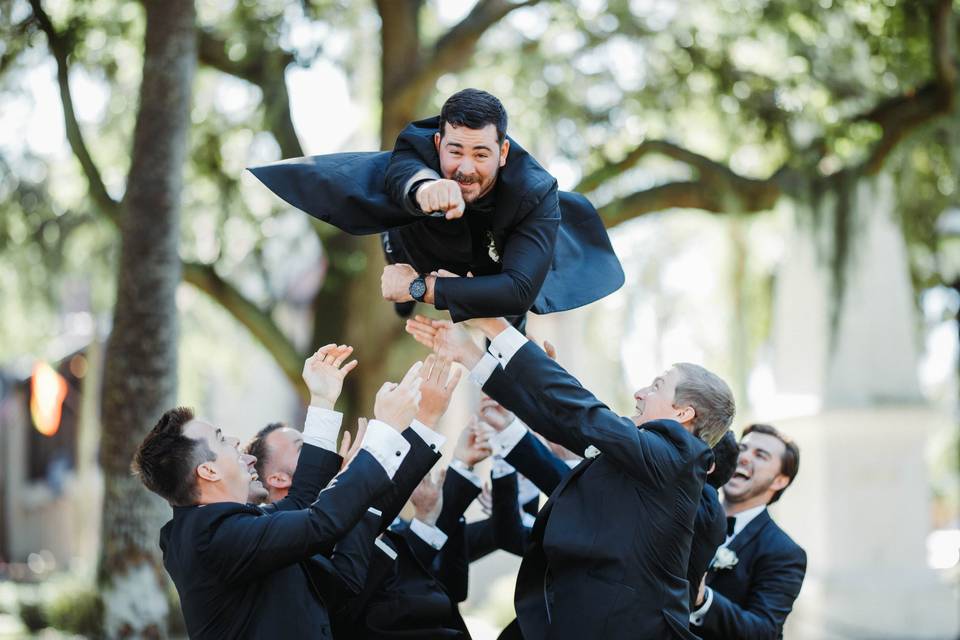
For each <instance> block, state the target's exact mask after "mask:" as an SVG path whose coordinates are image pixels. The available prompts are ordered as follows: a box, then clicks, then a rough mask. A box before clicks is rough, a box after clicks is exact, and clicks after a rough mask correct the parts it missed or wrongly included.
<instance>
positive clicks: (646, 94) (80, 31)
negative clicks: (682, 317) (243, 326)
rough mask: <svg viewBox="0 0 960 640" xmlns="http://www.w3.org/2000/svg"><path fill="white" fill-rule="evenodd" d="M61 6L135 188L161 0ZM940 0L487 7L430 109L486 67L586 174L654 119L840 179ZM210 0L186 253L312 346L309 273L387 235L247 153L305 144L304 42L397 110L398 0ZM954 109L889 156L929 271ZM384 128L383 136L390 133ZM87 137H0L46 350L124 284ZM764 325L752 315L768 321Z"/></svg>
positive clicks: (663, 131) (644, 179)
mask: <svg viewBox="0 0 960 640" xmlns="http://www.w3.org/2000/svg"><path fill="white" fill-rule="evenodd" d="M420 4H422V9H421V10H420V13H419V15H420V23H419V31H420V33H419V36H420V37H421V38H422V42H421V47H422V48H424V49H426V48H428V47H430V46H432V45H431V44H430V43H432V42H433V41H434V39H436V38H438V37H440V36H442V35H443V34H444V33H446V32H447V31H448V30H449V29H450V28H451V26H453V25H455V24H456V23H457V21H459V20H461V19H462V18H463V15H458V14H451V13H450V11H451V9H450V5H447V6H443V3H440V2H439V1H435V2H422V3H417V2H412V3H410V6H419V5H420ZM44 6H45V8H46V9H47V11H48V12H49V13H50V14H51V18H52V20H53V22H54V24H55V26H56V28H57V29H58V31H59V32H60V34H61V36H62V38H63V39H64V41H65V42H66V43H67V44H68V45H69V49H70V56H69V62H70V65H71V83H72V86H73V87H74V91H75V94H77V95H76V96H75V99H76V100H77V101H79V100H80V95H81V94H82V95H83V100H84V101H85V102H86V103H89V104H92V105H93V106H92V107H90V106H88V107H85V108H84V109H82V110H80V111H79V119H80V124H81V128H82V131H83V134H84V135H85V137H86V141H87V145H88V147H89V148H90V150H91V155H92V156H93V158H94V160H95V161H96V163H97V164H98V166H99V168H100V171H101V173H102V175H103V181H104V183H105V185H106V187H107V190H108V191H109V193H110V194H111V196H113V197H114V198H115V199H120V198H122V195H123V189H124V185H123V177H124V176H125V175H126V170H127V162H128V155H129V154H128V149H129V145H130V136H131V132H132V122H133V116H134V113H135V106H136V105H135V104H133V101H134V98H133V96H135V95H137V93H136V89H137V85H138V83H139V73H140V66H141V62H142V53H141V50H140V45H139V43H140V42H141V41H142V33H143V28H144V25H143V12H142V9H141V7H140V5H139V3H137V2H135V1H133V0H92V1H89V2H71V1H67V0H60V1H57V2H53V1H48V2H46V3H44ZM929 6H930V2H929V1H927V0H924V1H914V2H906V1H902V0H900V1H897V0H884V1H867V0H851V1H845V2H838V1H832V0H819V1H818V2H808V1H806V0H804V1H797V0H792V1H782V2H769V1H768V0H708V1H705V2H700V1H697V2H695V1H693V0H684V1H680V2H658V1H655V0H609V2H602V1H599V0H582V1H580V2H575V3H567V2H547V1H544V2H539V3H537V4H535V5H534V6H532V7H528V8H523V9H518V10H515V11H513V12H512V13H510V14H509V15H508V16H507V17H506V18H504V19H502V20H500V21H499V22H498V23H496V24H495V25H494V26H493V27H492V28H490V29H489V30H488V31H487V33H486V34H485V35H484V37H483V38H482V39H481V40H480V42H479V45H478V49H477V51H476V53H475V54H474V55H473V56H472V59H471V60H470V62H469V64H468V65H467V67H466V68H465V69H464V70H463V71H461V72H457V73H450V74H447V75H443V76H441V77H440V78H439V80H438V81H437V82H436V91H434V92H433V95H432V97H431V98H429V99H428V100H427V103H426V104H425V105H423V113H424V114H426V113H428V112H435V111H437V110H438V109H439V106H440V104H441V103H442V101H443V100H444V99H445V97H446V96H447V95H448V94H449V93H451V92H452V91H454V90H456V89H457V88H459V87H462V86H469V85H472V86H481V87H484V88H488V89H489V90H491V91H493V92H494V93H496V94H497V95H499V96H500V97H501V98H502V99H503V100H504V102H505V104H506V105H507V106H508V109H509V111H510V115H511V125H510V129H511V133H512V134H513V135H514V136H515V137H516V138H517V139H518V140H520V141H521V142H522V143H523V144H524V145H525V146H527V147H528V148H530V149H531V150H532V151H533V152H534V153H535V154H536V155H537V156H538V157H539V158H541V159H542V160H543V161H544V162H545V164H546V165H547V166H548V167H549V168H550V169H551V170H552V171H554V172H555V173H556V174H557V175H558V177H559V178H560V180H561V183H562V185H563V186H566V187H567V188H569V187H572V186H574V185H575V184H576V183H577V182H578V181H579V180H580V179H581V178H583V177H584V176H586V175H588V174H590V173H591V172H593V171H595V170H598V169H602V168H604V167H615V168H616V167H617V163H618V162H619V161H620V160H621V159H623V158H624V157H625V156H626V155H627V154H628V153H629V151H630V150H631V149H633V148H635V147H636V146H637V145H638V144H640V143H641V142H643V141H644V140H646V139H652V138H664V139H668V140H670V141H672V142H674V143H676V144H678V145H681V146H683V147H684V148H686V149H688V150H690V151H693V152H695V153H697V154H700V155H702V156H705V157H706V158H709V159H710V160H713V161H716V162H719V163H721V164H722V165H723V166H724V167H727V168H728V169H729V170H730V171H733V172H735V173H737V174H739V175H741V176H745V177H749V178H758V179H764V178H767V177H769V176H771V175H773V174H774V172H776V171H777V170H778V169H780V168H783V167H788V168H794V169H797V170H798V171H800V172H805V173H806V174H807V175H809V176H810V178H811V179H817V178H823V177H825V176H830V175H835V174H838V172H841V171H843V170H844V169H847V168H850V167H855V166H857V165H858V164H859V163H862V162H863V161H864V160H865V159H866V158H867V157H868V156H869V154H870V150H871V148H872V145H873V144H874V143H876V141H877V140H878V138H879V137H880V128H879V126H878V125H877V124H874V123H873V122H869V121H866V120H863V119H860V118H858V114H865V113H868V112H869V111H870V110H871V109H873V108H875V107H876V106H877V105H878V104H882V103H883V102H884V101H885V100H889V99H890V98H893V97H896V96H899V95H908V94H909V92H910V91H911V90H913V89H916V88H917V87H920V86H922V85H923V84H924V83H926V82H928V81H929V80H931V79H932V77H933V74H934V67H933V65H932V63H931V42H930V40H931V38H930V28H931V25H930V20H929V18H928V7H929ZM198 9H199V20H200V23H201V30H202V41H205V42H207V43H208V44H209V43H214V44H216V45H217V46H214V47H211V48H209V49H208V51H209V53H208V54H205V55H204V54H202V56H201V57H202V60H201V62H202V63H204V64H203V65H202V66H201V68H200V72H199V73H198V75H197V79H196V86H195V92H194V105H193V111H192V118H193V124H194V127H193V131H192V135H191V151H190V163H189V166H188V167H187V172H186V178H185V179H186V185H187V188H186V190H185V203H184V215H183V224H182V233H183V242H182V249H181V253H182V256H183V257H184V259H185V260H188V261H195V262H198V263H203V264H212V265H214V267H215V271H216V274H217V275H218V276H220V277H222V278H224V279H225V280H227V281H229V282H230V284H231V285H232V286H234V287H236V288H237V289H238V290H239V292H240V293H242V294H243V295H244V296H245V297H246V298H247V299H248V300H250V301H251V302H253V303H254V304H255V305H256V306H257V307H258V308H259V309H262V310H263V311H264V312H265V313H266V314H268V317H269V318H270V321H271V322H273V323H274V324H276V325H277V326H278V327H279V328H281V330H282V332H283V333H285V334H287V335H288V336H289V335H292V336H294V337H293V341H294V342H295V343H296V344H297V346H298V348H299V349H301V350H302V349H304V348H305V347H306V342H308V341H309V339H310V338H311V337H312V336H310V335H309V332H306V334H304V332H303V330H302V327H298V326H297V324H298V322H301V321H297V320H294V319H291V318H301V317H302V314H303V312H304V311H305V310H309V309H310V308H311V305H312V304H314V301H313V297H312V296H313V293H312V291H311V287H310V285H309V282H310V281H312V280H311V279H312V278H313V279H316V278H318V277H322V276H323V275H324V274H326V275H327V276H329V279H328V280H327V282H326V286H327V289H326V291H327V293H330V294H332V295H333V296H334V298H333V299H334V300H337V299H342V292H343V291H345V290H346V288H347V287H349V286H350V283H351V282H352V278H354V277H355V276H356V275H357V274H358V273H360V272H362V271H363V270H364V269H365V268H366V266H367V262H366V261H367V256H366V255H365V254H364V253H363V251H362V250H361V249H360V248H359V246H358V245H357V244H355V243H342V244H336V243H333V242H329V240H330V239H331V238H332V237H333V234H332V230H331V229H330V228H329V227H322V226H312V223H311V222H310V221H309V220H308V219H307V217H306V216H304V215H302V214H300V213H299V212H296V211H291V210H290V209H289V208H286V207H282V206H280V205H279V204H278V202H277V201H276V200H275V199H273V198H270V197H269V196H267V195H265V194H263V193H262V190H259V189H256V188H251V189H248V188H246V187H245V186H244V184H243V183H242V181H241V180H240V177H241V176H242V174H243V167H244V166H246V165H249V164H254V163H257V162H261V161H269V160H273V159H276V158H279V157H281V155H284V151H285V150H286V149H288V148H289V146H290V144H291V141H290V140H285V139H284V137H283V126H282V121H283V119H284V117H286V118H287V119H288V118H289V114H286V116H284V115H283V114H280V115H279V116H278V114H277V113H275V112H274V110H275V109H277V108H280V107H284V108H285V105H282V104H279V102H280V101H281V97H282V96H279V95H278V94H276V88H275V86H274V85H271V84H270V83H269V82H268V81H266V80H265V78H267V79H269V78H270V77H271V75H272V76H274V77H276V76H279V75H281V74H282V71H281V70H282V69H283V68H284V65H292V66H300V67H309V66H310V65H311V64H314V63H316V62H318V61H324V62H328V63H330V64H333V65H335V66H336V67H338V68H340V69H342V70H343V71H344V73H345V74H346V78H347V80H348V82H349V83H350V89H351V94H352V98H353V99H354V101H355V103H356V107H357V109H358V110H360V111H362V112H363V113H364V121H365V122H370V123H373V122H375V121H376V118H377V117H378V116H379V113H380V112H381V111H382V110H383V108H384V105H382V104H380V103H379V102H378V96H377V94H376V85H377V81H376V79H375V78H374V77H371V71H370V70H371V69H377V68H380V67H381V65H382V64H383V61H381V60H380V59H379V55H380V51H379V46H378V44H379V32H380V17H379V15H378V12H377V7H376V6H375V4H374V3H360V2H343V1H341V2H337V1H331V0H323V1H321V0H316V1H309V0H304V1H303V2H300V3H290V2H286V1H281V0H270V1H266V2H261V1H254V0H237V1H236V2H230V3H218V2H208V1H201V2H198ZM0 31H2V34H3V39H2V41H3V44H2V46H0V74H2V75H0V95H2V96H3V99H4V102H5V103H12V102H14V101H20V102H23V101H25V102H26V103H27V104H29V101H30V100H31V99H33V98H32V96H33V94H32V93H31V91H32V90H33V89H32V88H35V87H36V85H37V84H38V82H43V81H46V80H44V79H45V78H46V77H48V76H49V77H52V74H53V71H52V63H51V60H50V57H49V54H48V51H47V49H46V46H45V39H44V36H43V34H42V33H40V31H39V29H38V26H37V24H36V22H35V21H34V20H33V19H32V12H31V10H30V7H29V5H28V3H27V2H26V1H25V0H14V1H13V2H10V3H5V4H4V5H2V6H0ZM272 65H273V66H272ZM277 65H279V66H277ZM318 106H319V105H318ZM278 123H281V124H278ZM51 126H52V124H51ZM957 130H958V126H957V118H956V116H954V117H952V118H950V119H941V120H938V121H935V122H933V123H931V124H928V125H925V126H923V127H922V128H921V129H920V130H918V131H916V132H914V134H913V135H912V136H911V137H909V138H907V140H906V142H905V143H903V144H901V145H900V146H899V147H898V148H896V149H895V151H894V153H893V154H892V155H891V156H890V158H889V159H888V161H887V170H888V171H890V172H891V173H892V174H893V175H894V176H895V178H896V180H897V184H898V187H899V188H898V193H899V196H900V200H901V202H900V204H901V206H900V211H901V213H902V224H903V228H904V232H905V234H906V237H907V239H908V241H909V243H910V247H911V256H912V258H913V262H914V264H913V276H914V281H915V283H916V285H917V286H918V288H923V287H928V286H931V285H932V284H935V283H937V282H939V281H941V280H942V275H941V274H940V273H939V272H938V262H937V260H936V259H935V256H936V253H937V251H939V247H940V243H939V236H938V231H937V226H936V220H937V217H938V216H939V214H940V212H941V211H943V209H944V208H945V207H947V206H950V205H953V206H956V204H957V198H958V196H957V191H956V185H955V182H956V176H957V175H958V173H960V172H958V162H957V153H958V152H957V148H958V145H957V144H956V143H957V142H958V140H957V135H958V134H957ZM271 134H272V135H271ZM363 135H364V139H365V140H369V139H370V132H367V133H365V134H363ZM18 142H19V144H18ZM293 143H294V144H296V140H294V141H293ZM66 149H67V148H66V145H65V144H64V146H63V148H62V150H61V151H58V152H47V153H42V152H39V151H37V150H35V149H33V148H32V147H31V145H30V144H29V141H27V142H26V143H23V141H16V140H14V141H8V143H7V144H2V145H0V196H2V197H0V203H2V204H0V254H2V255H3V256H4V260H3V261H2V263H0V283H2V285H3V290H4V291H5V292H13V293H14V296H13V297H14V298H15V299H16V300H17V301H18V302H17V304H16V305H13V308H12V309H11V311H10V312H8V313H6V314H3V317H2V318H0V351H3V352H23V351H25V350H40V351H42V349H43V345H44V341H43V337H44V336H50V335H55V334H56V333H57V332H58V330H59V329H60V328H62V327H61V326H60V325H62V322H63V321H62V319H61V318H60V317H59V315H58V314H57V313H56V312H55V311H54V310H55V309H56V308H57V307H58V303H62V297H63V295H64V293H63V289H64V288H65V287H68V286H69V284H70V283H71V282H72V281H74V280H76V279H80V280H85V281H89V282H90V283H91V286H90V295H91V303H90V306H91V309H92V310H93V311H94V312H95V313H100V312H103V311H104V310H106V309H108V308H109V306H110V304H111V302H112V291H113V283H114V279H115V275H113V273H112V268H113V265H114V264H115V260H116V255H115V250H114V244H115V242H114V239H115V235H114V234H115V231H114V229H113V228H112V227H111V225H110V224H109V223H107V222H105V221H104V219H103V216H102V215H100V213H99V212H98V210H97V205H96V203H93V202H91V201H90V198H89V197H88V192H87V185H86V182H85V180H84V178H83V174H82V172H81V171H80V168H79V166H78V165H77V163H76V162H75V161H73V160H72V159H71V158H70V157H69V154H68V153H66ZM696 173H697V171H696V168H695V167H692V166H690V165H689V164H687V163H683V162H676V161H673V160H668V159H665V158H664V157H663V156H661V155H655V154H651V155H649V156H645V157H644V158H643V159H642V160H641V161H640V162H639V163H637V164H636V165H631V166H627V167H624V168H623V169H622V170H620V169H617V170H614V171H611V173H610V175H609V176H608V179H607V180H605V181H603V182H602V183H601V184H600V185H599V186H598V187H597V188H596V189H594V190H592V193H591V198H592V199H593V200H594V202H596V203H597V204H598V205H601V204H604V203H606V202H609V201H612V200H614V199H616V198H618V197H621V196H624V195H626V194H629V193H632V192H635V191H638V190H641V191H642V190H644V189H648V188H650V187H655V186H657V185H659V184H663V183H666V182H672V181H678V180H680V181H683V180H688V179H691V178H692V177H693V176H695V174H696ZM841 182H842V180H840V176H838V183H841ZM814 191H815V190H814ZM814 195H815V194H814V193H812V192H811V196H810V197H814ZM846 222H848V221H847V220H846V218H845V217H841V218H840V219H839V221H838V222H836V229H835V235H836V238H835V239H836V242H837V249H836V251H835V252H834V258H833V260H834V263H835V265H834V267H835V271H836V272H837V273H840V271H841V270H842V264H843V259H844V255H845V252H846V250H845V248H846V247H847V246H848V244H849V243H850V242H855V238H852V237H851V231H850V226H849V225H848V224H846ZM827 224H831V223H829V222H827ZM324 242H326V243H327V245H328V246H326V247H323V246H322V244H323V243H324ZM324 257H327V258H329V259H330V261H331V262H332V263H333V264H335V265H336V266H337V269H326V267H321V270H324V269H326V270H325V271H323V272H322V273H320V274H317V273H316V268H315V265H316V264H317V262H318V260H321V265H324V264H330V263H326V262H323V261H322V259H323V258H324ZM751 277H752V276H751ZM757 277H759V278H760V280H759V281H757V280H756V278H754V279H752V280H751V281H750V282H751V283H754V284H747V285H746V288H747V292H748V300H747V303H749V300H751V299H753V300H756V301H758V302H762V300H765V299H766V298H767V295H766V294H765V293H756V294H753V293H749V292H750V291H751V290H752V289H753V288H754V287H755V286H761V287H766V286H767V285H765V284H763V283H764V282H767V283H768V282H769V277H768V276H767V275H764V274H760V275H759V276H757ZM318 282H319V280H318ZM305 283H306V284H305ZM838 288H839V283H838ZM329 299H330V298H328V300H329ZM761 315H762V312H761ZM357 321H359V322H362V321H363V320H362V319H359V320H357ZM755 324H756V327H754V326H752V327H751V329H753V328H757V329H762V327H763V326H764V324H765V323H764V322H763V321H762V320H760V321H758V322H756V323H755ZM760 338H761V339H762V336H760Z"/></svg>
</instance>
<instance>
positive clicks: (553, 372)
mask: <svg viewBox="0 0 960 640" xmlns="http://www.w3.org/2000/svg"><path fill="white" fill-rule="evenodd" d="M470 324H471V325H473V326H475V327H477V328H479V329H480V330H481V331H482V332H483V333H484V335H485V336H486V337H487V339H489V340H490V346H489V350H488V352H487V353H484V352H483V351H482V350H481V349H480V348H479V347H478V346H477V345H475V344H474V343H473V342H472V341H471V340H470V338H469V336H468V335H467V334H466V332H465V331H464V330H463V329H461V328H459V327H457V326H456V325H453V324H452V323H450V322H446V321H438V320H433V321H431V320H429V319H427V318H423V317H418V318H417V319H415V320H410V321H408V323H407V330H408V331H409V332H410V333H411V334H412V335H414V337H416V338H417V339H418V340H419V341H420V342H422V343H423V344H426V345H428V346H430V347H431V348H433V349H434V350H435V351H437V352H438V353H440V354H442V355H446V356H448V357H451V358H453V359H454V360H457V361H458V362H460V363H462V364H463V365H464V366H466V367H468V368H470V369H471V373H470V377H471V378H472V379H473V380H474V381H475V382H477V383H479V384H481V385H482V387H483V390H484V392H485V393H487V394H488V395H489V396H490V397H491V398H493V399H495V400H497V401H498V402H499V403H500V404H502V405H503V406H504V407H506V408H507V409H509V410H510V411H512V412H513V413H514V414H516V416H517V418H519V419H520V420H521V421H523V422H524V423H526V424H527V425H529V426H530V428H531V429H533V430H534V431H536V432H538V433H540V434H542V435H544V436H545V437H547V438H548V439H550V440H552V441H554V442H557V443H559V444H561V445H563V446H564V447H566V448H567V449H570V450H571V451H573V452H574V453H578V454H582V455H584V456H585V459H584V460H583V461H582V462H581V463H580V464H579V465H577V467H576V468H574V469H573V470H572V471H571V472H570V474H569V475H567V476H566V478H564V480H563V481H562V482H561V483H560V485H559V486H558V487H557V488H556V489H555V490H554V491H553V493H552V494H551V496H550V500H549V501H548V502H547V504H546V505H545V506H544V508H543V509H542V510H541V511H540V513H539V515H538V516H537V520H536V523H535V524H534V527H533V531H532V534H531V541H530V544H529V545H528V547H527V552H526V553H525V555H524V558H523V563H522V564H521V565H520V572H519V574H518V576H517V586H516V592H515V595H514V604H515V606H516V611H517V620H516V621H515V622H514V623H512V624H511V625H510V626H509V627H507V629H506V630H505V631H504V632H503V634H502V635H501V638H504V639H507V638H519V637H522V638H525V639H526V640H539V639H546V638H551V639H554V638H555V639H563V638H571V639H573V638H606V639H618V638H623V639H624V640H626V639H627V638H687V639H689V638H693V637H694V636H693V634H691V632H690V630H689V628H688V625H689V622H688V618H689V586H688V582H687V580H686V578H685V577H684V576H685V575H686V573H687V565H688V560H689V555H690V545H691V539H692V536H693V522H694V516H695V514H696V511H697V505H698V504H699V502H700V492H701V488H702V487H703V483H704V479H705V477H706V475H707V470H708V469H709V467H710V465H711V464H712V461H713V455H712V453H711V451H710V447H711V446H712V445H713V444H715V443H716V442H717V441H718V440H719V439H720V438H721V437H723V434H724V433H726V431H727V430H728V429H729V427H730V422H731V421H732V420H733V414H734V400H733V394H732V393H731V391H730V388H729V386H727V384H726V383H725V382H724V381H723V380H721V379H720V378H719V377H718V376H716V375H715V374H713V373H711V372H709V371H707V370H706V369H704V368H703V367H701V366H698V365H695V364H689V363H681V364H677V365H674V366H673V367H671V368H670V369H668V370H667V371H665V372H664V373H663V374H661V375H659V376H657V377H656V378H655V379H654V380H653V381H652V382H651V383H650V385H648V386H646V387H644V388H642V389H639V390H637V391H636V392H635V393H634V399H635V401H636V408H637V412H636V414H635V415H634V416H632V417H630V418H625V417H620V416H618V415H616V414H615V413H614V412H613V411H611V410H610V409H609V408H607V407H606V406H605V405H604V404H603V403H601V402H600V401H599V400H597V399H596V397H594V395H593V394H591V393H590V392H589V391H587V390H586V389H584V388H583V387H582V386H581V385H580V383H579V382H577V380H575V379H574V378H573V377H572V376H571V375H570V374H569V373H567V372H566V371H565V370H564V369H563V368H562V367H561V366H560V365H558V364H557V363H556V362H554V361H553V360H552V359H550V358H549V357H548V356H547V354H546V353H544V352H543V350H541V349H540V348H539V347H538V346H537V345H536V344H532V343H530V341H529V340H527V338H525V337H524V336H523V335H522V334H520V332H518V331H517V330H516V329H514V328H513V327H511V326H510V325H509V323H508V322H507V321H506V320H504V319H503V318H496V319H483V320H471V321H470Z"/></svg>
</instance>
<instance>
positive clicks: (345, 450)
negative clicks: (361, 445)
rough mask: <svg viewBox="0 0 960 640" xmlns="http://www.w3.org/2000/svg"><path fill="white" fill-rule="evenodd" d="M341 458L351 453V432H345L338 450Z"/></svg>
mask: <svg viewBox="0 0 960 640" xmlns="http://www.w3.org/2000/svg"><path fill="white" fill-rule="evenodd" d="M337 453H339V454H340V457H341V458H346V457H347V454H349V453H350V432H349V431H344V432H343V439H341V440H340V450H339V451H338V452H337Z"/></svg>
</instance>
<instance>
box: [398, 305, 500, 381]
mask: <svg viewBox="0 0 960 640" xmlns="http://www.w3.org/2000/svg"><path fill="white" fill-rule="evenodd" d="M406 330H407V333H409V334H410V335H412V336H413V337H414V339H415V340H416V341H417V342H419V343H420V344H422V345H423V346H425V347H427V348H429V349H432V350H433V352H434V353H436V354H437V355H439V356H440V357H442V358H449V359H450V360H453V361H454V362H459V363H460V364H462V365H464V366H466V367H470V368H472V367H473V366H474V365H476V364H477V362H479V361H480V358H482V357H483V350H482V349H480V347H478V346H477V345H476V343H474V341H473V340H472V339H471V338H470V334H468V333H467V331H466V330H465V329H464V328H463V327H460V326H457V325H455V324H453V323H452V322H450V321H449V320H431V319H430V318H427V317H426V316H421V315H418V316H416V317H414V318H409V319H407V324H406Z"/></svg>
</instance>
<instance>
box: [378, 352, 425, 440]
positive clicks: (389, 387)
mask: <svg viewBox="0 0 960 640" xmlns="http://www.w3.org/2000/svg"><path fill="white" fill-rule="evenodd" d="M422 367H423V363H422V362H415V363H413V366H412V367H410V369H409V370H408V371H407V373H406V375H404V376H403V380H401V381H400V384H396V383H394V382H384V383H383V386H382V387H380V390H379V391H378V392H377V399H376V401H375V402H374V405H373V415H374V417H376V419H377V420H380V421H381V422H386V423H387V424H388V425H390V426H391V427H393V428H394V429H396V430H397V431H403V430H404V429H406V428H407V427H408V426H409V425H410V422H411V421H412V420H413V417H414V416H415V415H416V414H417V410H418V409H419V406H420V383H421V382H423V379H422V378H421V377H420V370H421V368H422Z"/></svg>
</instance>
